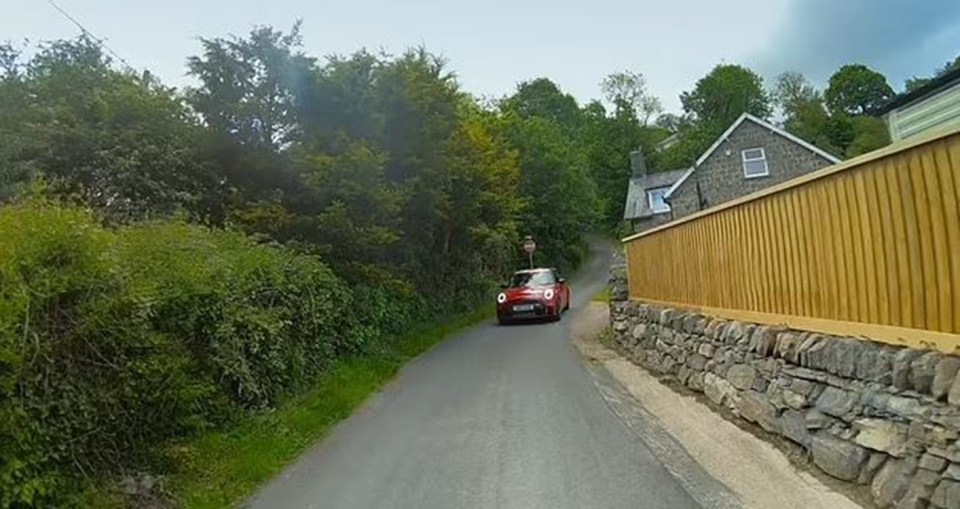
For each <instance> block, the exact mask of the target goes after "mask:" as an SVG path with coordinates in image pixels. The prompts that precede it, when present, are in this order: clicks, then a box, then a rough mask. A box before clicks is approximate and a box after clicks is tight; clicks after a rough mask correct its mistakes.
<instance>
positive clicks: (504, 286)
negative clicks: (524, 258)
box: [500, 283, 510, 290]
mask: <svg viewBox="0 0 960 509" xmlns="http://www.w3.org/2000/svg"><path fill="white" fill-rule="evenodd" d="M509 286H510V285H508V284H507V283H500V289H501V290H506V289H507V288H508V287H509Z"/></svg>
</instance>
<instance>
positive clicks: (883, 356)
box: [854, 341, 896, 385]
mask: <svg viewBox="0 0 960 509" xmlns="http://www.w3.org/2000/svg"><path fill="white" fill-rule="evenodd" d="M861 343H862V350H861V351H860V354H859V356H858V357H857V359H856V373H855V375H854V376H855V377H856V378H857V379H859V380H866V381H869V382H880V383H882V384H884V385H889V384H890V382H891V381H892V380H893V375H892V370H891V363H892V361H893V355H894V353H895V352H896V350H895V349H894V348H892V347H889V346H885V345H879V344H877V343H873V342H870V341H861Z"/></svg>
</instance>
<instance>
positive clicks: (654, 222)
mask: <svg viewBox="0 0 960 509" xmlns="http://www.w3.org/2000/svg"><path fill="white" fill-rule="evenodd" d="M630 167H631V170H632V175H631V177H630V182H629V184H628V187H627V203H626V206H625V207H624V211H623V219H624V220H625V221H627V222H629V223H630V226H631V228H632V229H633V232H634V233H638V232H641V231H644V230H649V229H650V228H655V227H657V226H660V225H661V224H664V223H668V222H670V220H671V215H670V205H668V204H667V203H666V201H664V196H666V194H667V191H668V190H669V189H670V187H671V186H673V184H675V183H676V182H677V180H679V179H680V177H682V176H683V174H684V173H685V172H686V170H675V171H660V172H652V173H648V172H647V167H646V164H645V162H644V159H643V153H642V152H640V151H639V150H637V151H634V152H632V153H631V154H630Z"/></svg>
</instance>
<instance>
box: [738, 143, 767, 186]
mask: <svg viewBox="0 0 960 509" xmlns="http://www.w3.org/2000/svg"><path fill="white" fill-rule="evenodd" d="M741 154H742V155H743V176H744V177H746V178H748V179H750V178H755V177H766V176H767V175H769V174H770V169H769V168H767V155H766V154H765V153H764V152H763V149H762V148H748V149H747V150H744V151H743V152H742V153H741Z"/></svg>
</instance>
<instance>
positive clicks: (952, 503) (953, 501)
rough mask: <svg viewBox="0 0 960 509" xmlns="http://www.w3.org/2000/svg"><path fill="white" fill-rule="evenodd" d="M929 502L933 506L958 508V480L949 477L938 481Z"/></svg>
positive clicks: (959, 498)
mask: <svg viewBox="0 0 960 509" xmlns="http://www.w3.org/2000/svg"><path fill="white" fill-rule="evenodd" d="M930 503H931V504H933V506H934V507H940V508H946V509H960V482H957V481H951V480H949V479H944V480H942V481H940V483H939V484H937V488H936V489H935V490H934V491H933V496H932V497H930Z"/></svg>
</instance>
